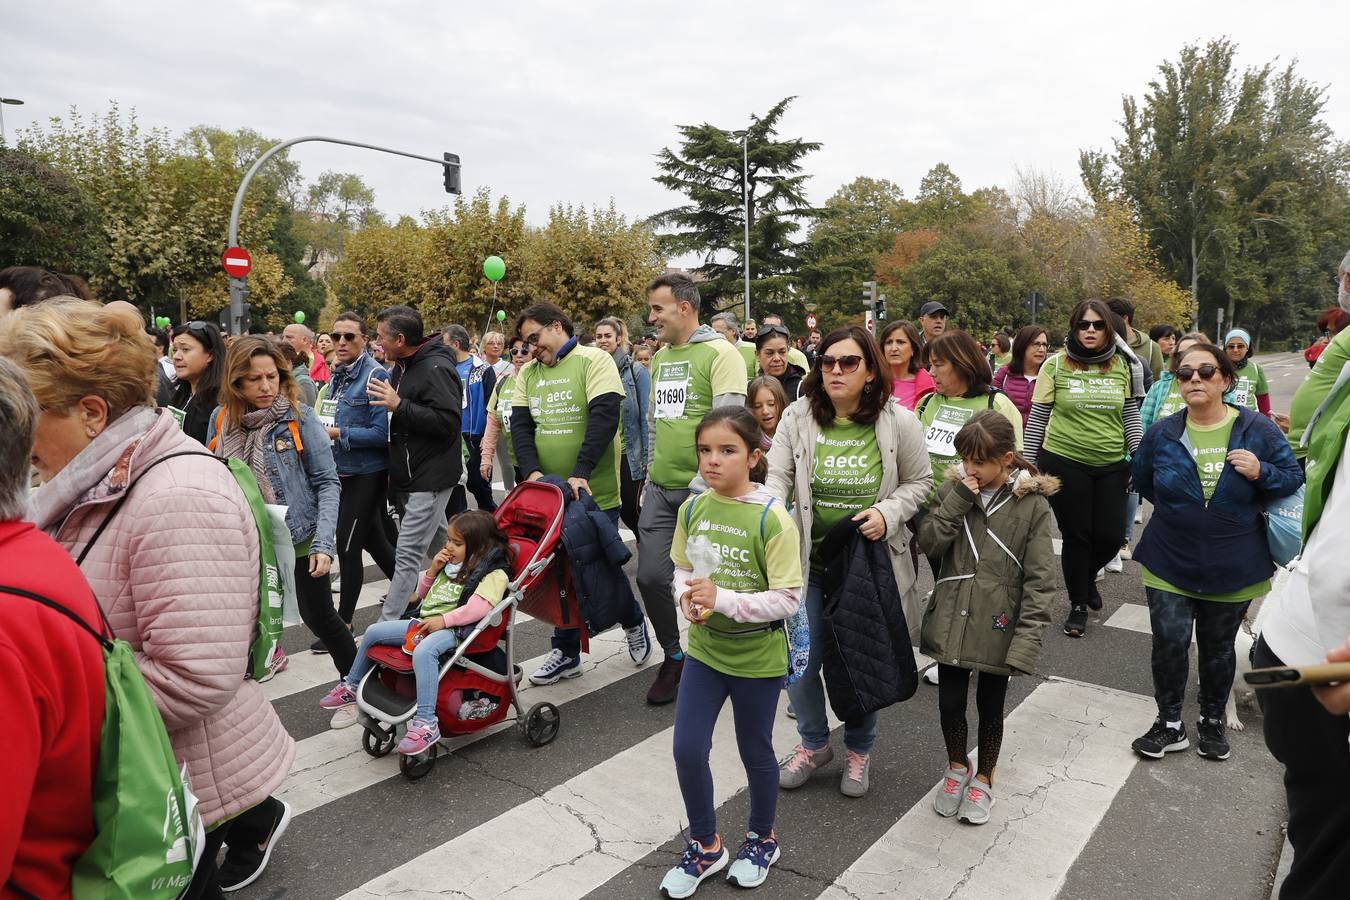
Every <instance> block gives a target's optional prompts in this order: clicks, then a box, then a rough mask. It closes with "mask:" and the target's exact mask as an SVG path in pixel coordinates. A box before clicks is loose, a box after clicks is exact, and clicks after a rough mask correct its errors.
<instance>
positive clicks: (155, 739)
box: [0, 585, 206, 900]
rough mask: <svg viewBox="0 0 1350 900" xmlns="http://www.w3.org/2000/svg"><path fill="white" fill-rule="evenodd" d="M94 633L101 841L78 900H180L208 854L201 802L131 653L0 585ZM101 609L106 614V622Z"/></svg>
mask: <svg viewBox="0 0 1350 900" xmlns="http://www.w3.org/2000/svg"><path fill="white" fill-rule="evenodd" d="M0 592H4V593H7V594H12V595H14V596H19V597H27V598H29V599H30V600H33V601H35V602H37V603H40V604H42V605H43V606H45V607H47V608H48V609H51V610H54V611H56V612H58V613H60V614H62V615H64V616H65V617H66V618H68V619H70V620H71V621H72V622H74V623H75V624H76V625H79V626H80V627H81V628H82V629H84V630H85V631H86V632H88V633H89V635H90V636H91V637H93V638H94V640H96V641H98V642H99V644H100V645H101V646H102V648H103V684H104V706H103V730H102V736H101V738H100V740H99V754H98V768H97V769H96V771H95V772H94V841H93V843H92V844H90V845H89V849H88V850H86V851H85V852H84V854H83V855H82V856H81V857H80V858H79V859H78V860H76V861H75V869H74V875H73V878H72V879H71V893H72V895H73V896H74V897H75V900H173V898H176V897H178V896H179V895H181V894H182V893H183V892H184V891H185V890H186V889H187V886H188V884H189V883H191V881H192V873H193V872H195V871H196V869H197V865H198V863H200V862H201V856H202V849H203V848H204V847H205V846H206V828H205V826H204V825H203V824H202V818H201V815H200V814H199V813H198V811H197V798H196V797H195V796H193V794H192V790H191V787H190V785H189V784H188V778H187V768H186V767H181V768H180V767H179V765H178V762H177V760H175V759H174V756H173V748H172V747H170V745H169V735H168V732H167V731H166V730H165V728H164V720H163V719H161V718H160V716H159V710H158V709H157V708H156V707H155V701H154V698H153V697H152V696H151V695H150V689H149V687H147V686H146V684H145V678H144V677H142V675H141V671H140V669H138V668H137V667H136V656H135V653H134V652H133V651H132V649H131V645H130V644H128V643H127V642H126V641H119V640H117V639H115V638H111V637H109V636H108V635H111V634H112V628H111V627H110V626H109V625H108V622H107V619H106V618H105V619H103V622H102V627H103V631H102V633H101V632H99V631H96V630H94V628H93V627H92V626H90V625H89V623H87V622H85V621H84V620H83V619H81V618H80V617H79V616H77V615H76V614H75V613H74V612H72V611H71V610H69V609H67V608H66V607H64V606H62V605H61V604H60V603H57V602H56V601H55V600H51V599H49V598H47V597H43V596H41V595H40V594H34V593H32V592H30V591H26V590H23V589H22V588H15V587H8V586H3V585H0ZM102 612H103V611H102V609H101V608H100V610H99V614H100V616H102Z"/></svg>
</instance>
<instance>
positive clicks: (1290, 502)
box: [1265, 485, 1303, 567]
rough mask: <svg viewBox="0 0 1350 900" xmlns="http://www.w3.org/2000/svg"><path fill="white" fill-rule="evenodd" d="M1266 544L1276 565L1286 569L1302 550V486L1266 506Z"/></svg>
mask: <svg viewBox="0 0 1350 900" xmlns="http://www.w3.org/2000/svg"><path fill="white" fill-rule="evenodd" d="M1265 514H1266V543H1268V544H1269V545H1270V558H1271V559H1272V560H1274V562H1275V564H1276V565H1280V566H1285V567H1287V566H1288V565H1289V563H1290V562H1292V561H1293V559H1294V557H1296V556H1298V555H1299V553H1300V552H1301V551H1302V550H1303V485H1299V486H1298V490H1296V491H1294V493H1292V494H1290V495H1289V496H1288V497H1280V498H1279V499H1277V500H1271V501H1270V502H1269V503H1267V504H1266V508H1265Z"/></svg>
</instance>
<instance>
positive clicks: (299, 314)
mask: <svg viewBox="0 0 1350 900" xmlns="http://www.w3.org/2000/svg"><path fill="white" fill-rule="evenodd" d="M292 318H294V319H295V322H296V324H297V325H303V324H305V311H304V310H303V309H297V310H296V311H295V315H294V316H293V317H292Z"/></svg>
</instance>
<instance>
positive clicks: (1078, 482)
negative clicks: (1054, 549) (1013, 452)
mask: <svg viewBox="0 0 1350 900" xmlns="http://www.w3.org/2000/svg"><path fill="white" fill-rule="evenodd" d="M1036 465H1037V466H1038V467H1039V468H1040V470H1041V471H1042V472H1044V473H1046V474H1047V475H1054V476H1055V477H1056V478H1058V479H1059V482H1060V487H1059V492H1058V493H1056V494H1054V495H1053V496H1052V497H1051V498H1050V508H1051V509H1052V510H1054V512H1055V521H1056V522H1057V523H1058V524H1059V532H1060V535H1061V536H1062V537H1063V538H1064V550H1063V552H1062V553H1061V554H1060V557H1059V562H1060V566H1062V567H1063V569H1064V589H1065V590H1067V591H1068V592H1069V603H1070V604H1071V605H1073V606H1086V605H1087V603H1088V598H1089V597H1091V596H1092V588H1093V583H1094V582H1095V581H1096V580H1097V570H1098V569H1100V568H1101V567H1102V566H1104V565H1106V564H1107V563H1108V562H1110V561H1111V559H1112V557H1114V556H1115V555H1116V554H1117V553H1119V552H1120V545H1121V544H1122V543H1124V541H1125V487H1126V485H1128V484H1129V481H1130V464H1129V463H1127V462H1118V463H1113V464H1112V465H1109V466H1085V465H1083V464H1082V463H1080V462H1076V461H1075V460H1072V459H1068V458H1067V457H1064V456H1060V455H1059V454H1057V453H1051V452H1050V451H1049V450H1045V449H1042V450H1041V452H1040V455H1039V456H1038V457H1037V458H1036Z"/></svg>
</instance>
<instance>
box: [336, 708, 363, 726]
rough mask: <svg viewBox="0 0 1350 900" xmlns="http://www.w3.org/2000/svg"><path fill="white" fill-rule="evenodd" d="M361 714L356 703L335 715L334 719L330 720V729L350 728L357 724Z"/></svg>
mask: <svg viewBox="0 0 1350 900" xmlns="http://www.w3.org/2000/svg"><path fill="white" fill-rule="evenodd" d="M359 712H360V711H359V710H358V709H357V708H356V704H355V703H353V704H351V705H350V706H344V707H342V709H339V710H338V711H337V712H335V713H333V718H331V719H329V720H328V727H329V728H350V727H351V726H352V725H355V724H356V716H357V714H358V713H359Z"/></svg>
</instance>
